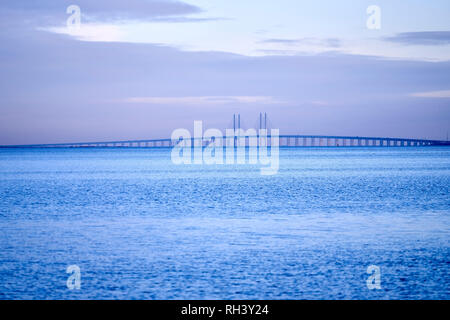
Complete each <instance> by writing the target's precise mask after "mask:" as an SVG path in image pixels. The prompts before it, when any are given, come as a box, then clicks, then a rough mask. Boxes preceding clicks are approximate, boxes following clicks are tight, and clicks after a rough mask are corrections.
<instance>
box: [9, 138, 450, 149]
mask: <svg viewBox="0 0 450 320" xmlns="http://www.w3.org/2000/svg"><path fill="white" fill-rule="evenodd" d="M227 138H229V137H223V141H226V140H225V139H227ZM270 141H271V136H270V135H269V136H267V143H268V145H269V146H270ZM211 142H212V140H211V139H206V138H191V142H190V145H191V146H203V147H206V146H207V145H209V144H210V143H211ZM178 143H180V140H175V139H150V140H124V141H101V142H73V143H72V142H69V143H52V144H29V145H5V146H0V147H1V148H92V147H96V148H120V147H122V148H125V147H127V148H131V147H135V148H136V147H137V148H171V147H173V146H175V145H177V144H178ZM245 145H246V146H249V137H246V140H245ZM279 146H280V147H427V146H450V142H449V141H445V140H428V139H408V138H386V137H357V136H322V135H280V136H279Z"/></svg>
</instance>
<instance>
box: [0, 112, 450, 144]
mask: <svg viewBox="0 0 450 320" xmlns="http://www.w3.org/2000/svg"><path fill="white" fill-rule="evenodd" d="M240 129H241V117H240V115H233V130H234V132H237V131H236V130H240ZM259 129H260V130H261V129H266V130H267V114H264V117H263V115H262V113H260V115H259ZM222 138H223V141H229V139H230V137H227V136H223V137H222ZM250 138H251V137H246V138H245V146H249V145H250V144H249V139H250ZM256 138H259V136H256ZM231 139H233V137H231ZM234 139H235V140H236V137H235V138H234ZM213 140H214V139H212V140H211V139H206V138H191V141H190V144H188V145H190V146H198V147H200V146H202V147H206V146H208V145H209V144H210V143H212V142H213ZM179 143H180V139H170V138H169V139H149V140H122V141H100V142H69V143H52V144H29V145H5V146H0V148H93V147H95V148H125V147H126V148H133V147H134V148H171V147H174V146H175V145H177V144H179ZM184 143H185V144H186V143H188V142H187V141H184ZM234 145H237V144H236V143H234ZM267 145H268V146H270V145H271V136H270V135H268V136H267ZM279 146H280V147H426V146H450V141H448V140H447V141H445V140H429V139H408V138H392V137H359V136H329V135H280V136H279Z"/></svg>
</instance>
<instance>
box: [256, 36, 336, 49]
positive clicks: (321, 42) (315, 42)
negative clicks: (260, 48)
mask: <svg viewBox="0 0 450 320" xmlns="http://www.w3.org/2000/svg"><path fill="white" fill-rule="evenodd" d="M259 43H262V44H278V45H287V46H294V45H302V44H304V45H312V46H323V47H331V48H339V47H340V46H341V41H340V40H339V39H337V38H326V39H318V38H299V39H281V38H271V39H265V40H262V41H260V42H259Z"/></svg>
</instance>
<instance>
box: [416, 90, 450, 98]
mask: <svg viewBox="0 0 450 320" xmlns="http://www.w3.org/2000/svg"><path fill="white" fill-rule="evenodd" d="M411 96H413V97H417V98H450V90H443V91H428V92H417V93H413V94H411Z"/></svg>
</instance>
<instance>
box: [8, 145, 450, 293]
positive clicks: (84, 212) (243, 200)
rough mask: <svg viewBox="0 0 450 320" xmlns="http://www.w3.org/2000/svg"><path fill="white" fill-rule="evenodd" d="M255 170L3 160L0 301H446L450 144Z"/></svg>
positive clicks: (91, 156)
mask: <svg viewBox="0 0 450 320" xmlns="http://www.w3.org/2000/svg"><path fill="white" fill-rule="evenodd" d="M259 168H260V167H259V165H257V166H255V165H228V166H226V165H223V166H206V165H205V166H202V165H197V166H196V165H191V166H176V165H174V164H172V163H171V161H170V150H169V149H164V150H150V149H139V148H136V149H101V148H98V149H96V148H92V149H2V150H0V230H1V234H0V299H86V298H87V299H91V298H96V299H116V298H117V299H325V298H326V299H357V298H358V299H449V298H450V243H449V241H450V195H449V191H450V148H445V147H443V148H438V147H436V148H435V147H429V148H305V149H282V150H280V170H279V173H278V174H277V175H275V176H261V175H260V171H259ZM69 265H78V266H79V267H80V269H81V289H80V290H69V289H68V288H67V286H66V280H67V277H68V276H69V274H67V273H66V268H67V267H68V266H69ZM370 265H376V266H379V267H380V269H381V290H369V289H368V288H367V285H366V279H367V278H368V277H369V275H368V274H367V272H366V271H367V267H368V266H370Z"/></svg>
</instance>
